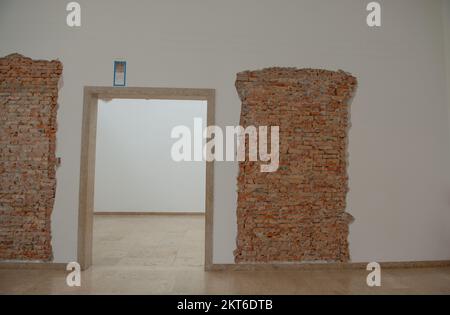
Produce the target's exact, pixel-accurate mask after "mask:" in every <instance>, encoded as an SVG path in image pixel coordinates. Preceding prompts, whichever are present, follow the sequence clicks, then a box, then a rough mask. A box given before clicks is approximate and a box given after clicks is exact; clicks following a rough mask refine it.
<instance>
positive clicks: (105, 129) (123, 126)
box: [78, 87, 214, 269]
mask: <svg viewBox="0 0 450 315" xmlns="http://www.w3.org/2000/svg"><path fill="white" fill-rule="evenodd" d="M84 95H85V97H84V99H85V101H84V115H83V137H82V156H81V170H80V209H79V213H80V215H79V238H78V240H79V242H78V245H79V247H78V259H79V262H80V264H81V266H82V268H83V269H86V268H88V267H89V266H90V265H91V264H92V262H93V240H94V239H95V240H96V242H97V241H98V244H102V242H103V244H104V245H105V244H106V245H107V243H108V242H110V241H112V242H114V241H118V243H116V245H119V246H120V245H122V247H123V248H122V253H119V252H120V250H118V251H116V253H115V255H110V254H111V252H110V253H106V254H105V255H104V256H103V257H101V252H100V256H99V260H97V259H96V260H97V261H99V262H100V263H102V264H117V263H118V262H119V260H122V262H124V263H125V264H130V263H131V264H136V263H137V264H139V263H143V264H146V263H147V264H155V263H156V264H158V263H160V264H165V265H166V264H167V263H168V262H169V261H173V259H172V258H174V257H172V256H173V254H176V253H174V252H173V251H174V250H175V249H174V248H169V247H167V248H165V249H164V246H162V245H161V244H158V243H157V241H158V239H159V240H160V241H163V242H164V241H165V242H166V243H167V242H168V240H167V238H165V237H164V235H163V233H164V232H167V231H163V229H164V226H166V227H169V228H168V229H169V230H172V231H168V233H169V234H170V236H171V237H174V240H175V238H176V237H178V238H179V240H180V241H181V242H182V241H189V239H191V240H193V241H198V240H199V237H198V231H199V229H202V230H203V229H204V266H205V269H208V268H209V267H210V266H211V264H212V218H213V207H212V198H213V197H212V194H213V186H212V183H213V181H212V180H213V164H212V163H213V162H181V163H180V162H175V161H172V159H171V156H170V153H171V151H170V146H171V145H172V143H173V141H172V140H173V139H171V138H170V129H171V128H172V127H173V126H175V125H180V124H183V125H186V124H189V123H191V124H192V123H193V119H194V118H196V117H195V116H198V115H199V116H200V118H202V119H204V124H205V126H206V124H213V123H214V90H210V89H172V88H106V87H86V88H85V91H84ZM197 118H199V117H197ZM164 122H166V123H165V124H164ZM180 176H181V177H182V178H180ZM183 188H185V189H186V190H187V191H184V192H183V191H182V190H183ZM97 193H98V195H96V194H97ZM199 198H202V200H200V201H199ZM188 208H189V209H188ZM94 213H95V218H94ZM150 213H152V215H150V216H148V215H147V216H146V217H147V218H144V216H136V214H150ZM181 213H182V214H181ZM169 214H170V215H169ZM130 215H132V216H133V218H130ZM167 215H169V216H174V215H176V216H177V218H176V220H177V222H175V221H174V220H173V217H172V219H171V218H169V217H167ZM199 215H200V216H199ZM114 216H116V217H117V216H126V218H125V219H124V220H122V222H123V224H124V228H125V229H126V228H127V227H128V229H129V231H130V232H129V233H128V232H126V231H125V232H124V233H122V234H124V235H122V236H121V235H119V234H120V233H117V235H116V236H114V235H112V234H111V230H110V229H111V228H112V226H114V225H115V226H116V227H117V224H119V225H120V224H121V221H120V218H119V220H117V218H116V219H112V218H113V217H114ZM97 217H99V218H101V219H97ZM107 217H109V218H110V219H107ZM150 217H152V218H151V219H150ZM199 218H200V221H199ZM171 220H172V221H171ZM113 221H114V222H113ZM143 221H148V222H149V224H148V225H146V224H145V222H143ZM174 224H175V225H174ZM108 225H109V226H108ZM189 225H191V227H192V228H191V229H188V227H189ZM94 226H95V227H96V232H97V230H98V231H99V235H96V236H95V238H94V237H93V233H94ZM152 227H153V228H154V230H152ZM139 229H141V231H142V232H146V233H148V235H144V236H142V238H141V239H140V240H138V241H136V240H135V241H133V237H132V236H133V235H132V234H133V233H138V232H139ZM174 229H175V230H176V229H179V231H178V230H177V231H175V230H174ZM181 230H183V231H181ZM118 231H120V227H119V230H118ZM158 231H159V232H161V233H159V234H157V232H158ZM122 232H123V230H122ZM181 232H183V233H184V234H183V235H182V233H181ZM102 233H103V234H102ZM155 233H156V234H155ZM180 233H181V234H180ZM127 234H128V235H127ZM169 234H167V235H169ZM97 236H98V237H97ZM141 241H142V242H141ZM152 241H155V242H156V243H155V242H153V243H152ZM127 242H128V243H129V244H128V245H127V244H126V243H127ZM138 242H141V244H140V246H138V245H139V244H138ZM172 243H173V242H172ZM96 244H97V243H96ZM110 245H111V244H110ZM99 248H100V246H99ZM106 248H107V247H106ZM127 248H131V249H130V250H131V251H132V252H131V253H129V255H128V254H127V253H124V252H123V251H129V250H128V249H127ZM196 249H198V247H197V248H196ZM95 250H96V251H97V248H96V249H95ZM100 250H101V249H100ZM188 256H189V255H188ZM96 257H97V256H96ZM178 258H180V259H179V260H181V261H179V262H177V261H175V263H181V264H182V263H183V259H184V262H187V263H190V262H189V258H194V259H198V257H192V255H191V256H190V257H183V254H181V255H178ZM146 260H147V261H146ZM148 260H152V261H148ZM191 262H192V261H191ZM94 263H95V261H94Z"/></svg>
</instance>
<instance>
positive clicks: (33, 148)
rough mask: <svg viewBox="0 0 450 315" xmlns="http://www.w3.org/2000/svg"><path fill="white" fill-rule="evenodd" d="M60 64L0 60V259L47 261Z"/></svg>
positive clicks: (49, 256) (16, 57)
mask: <svg viewBox="0 0 450 315" xmlns="http://www.w3.org/2000/svg"><path fill="white" fill-rule="evenodd" d="M61 74H62V64H61V62H59V61H57V60H53V61H46V60H32V59H30V58H27V57H24V56H22V55H20V54H11V55H8V56H6V57H3V58H0V152H1V155H0V259H1V260H26V261H35V260H39V261H50V260H52V257H53V255H52V246H51V230H50V228H51V222H50V217H51V213H52V210H53V205H54V200H55V191H56V155H55V150H56V128H57V126H56V113H57V107H58V105H57V100H58V83H59V79H60V76H61Z"/></svg>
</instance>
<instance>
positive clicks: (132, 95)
mask: <svg viewBox="0 0 450 315" xmlns="http://www.w3.org/2000/svg"><path fill="white" fill-rule="evenodd" d="M111 99H113V100H119V101H125V100H136V102H137V101H138V100H161V102H164V100H173V101H176V100H179V101H180V102H181V101H182V100H185V101H189V100H190V101H205V102H206V108H207V113H206V125H208V126H209V125H213V124H214V101H215V91H214V90H213V89H180V88H129V87H126V88H113V87H85V88H84V108H83V127H82V128H83V129H82V148H81V166H80V195H79V223H78V226H79V230H78V262H79V263H80V265H81V268H82V269H87V268H89V266H91V265H92V257H93V251H92V249H93V226H94V208H95V202H94V201H95V199H94V191H95V189H94V188H95V174H96V168H95V164H96V147H97V146H96V143H97V137H98V136H97V120H98V119H97V118H98V111H99V105H98V104H99V100H100V102H103V101H102V100H111ZM181 103H182V102H181ZM187 103H189V102H187ZM102 106H103V105H102ZM106 106H107V105H106ZM149 106H151V104H149ZM155 118H156V117H154V118H153V119H155ZM150 119H152V118H150ZM167 141H168V142H169V141H170V138H169V137H168V140H167ZM168 153H170V152H168ZM101 167H103V165H102V166H101ZM204 167H205V170H204V174H205V180H204V182H203V183H204V186H205V187H204V194H203V195H202V196H203V197H204V220H205V222H204V227H205V237H204V240H205V246H204V269H205V270H208V269H210V267H211V265H212V252H213V243H212V230H213V162H212V161H211V162H208V161H207V162H205V164H204ZM175 208H176V206H175ZM173 209H174V208H173V207H172V210H173ZM130 210H132V209H130ZM189 210H191V209H189Z"/></svg>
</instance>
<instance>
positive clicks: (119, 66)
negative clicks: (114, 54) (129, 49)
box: [113, 61, 127, 86]
mask: <svg viewBox="0 0 450 315" xmlns="http://www.w3.org/2000/svg"><path fill="white" fill-rule="evenodd" d="M126 77H127V62H126V61H114V82H113V86H125V85H126Z"/></svg>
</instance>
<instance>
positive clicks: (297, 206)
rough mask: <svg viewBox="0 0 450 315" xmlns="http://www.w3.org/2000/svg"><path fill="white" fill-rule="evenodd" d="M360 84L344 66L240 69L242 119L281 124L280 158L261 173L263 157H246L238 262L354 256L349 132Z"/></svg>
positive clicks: (241, 169) (240, 179)
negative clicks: (273, 167)
mask: <svg viewBox="0 0 450 315" xmlns="http://www.w3.org/2000/svg"><path fill="white" fill-rule="evenodd" d="M356 85H357V81H356V78H355V77H353V76H352V75H350V74H348V73H346V72H344V71H328V70H320V69H296V68H266V69H263V70H257V71H244V72H240V73H238V74H237V79H236V89H237V92H238V95H239V97H240V99H241V102H242V109H241V117H240V125H242V126H244V127H247V126H250V125H254V126H260V125H267V126H273V125H275V126H280V164H279V169H278V170H277V171H276V172H274V173H261V172H260V171H259V170H260V164H261V163H260V162H251V161H244V162H240V163H239V175H238V178H237V190H238V200H237V224H238V233H237V239H236V250H235V251H234V255H235V261H236V263H268V262H270V263H273V262H304V261H325V262H327V261H330V262H331V261H333V262H347V261H348V260H349V256H350V255H349V249H348V241H347V238H348V225H349V223H350V222H351V221H352V220H353V217H352V216H351V215H350V214H348V213H346V212H345V208H346V194H347V191H348V176H347V133H348V129H349V101H350V99H351V98H352V96H353V93H354V92H355V89H356ZM269 142H270V141H269ZM263 163H264V162H263Z"/></svg>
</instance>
